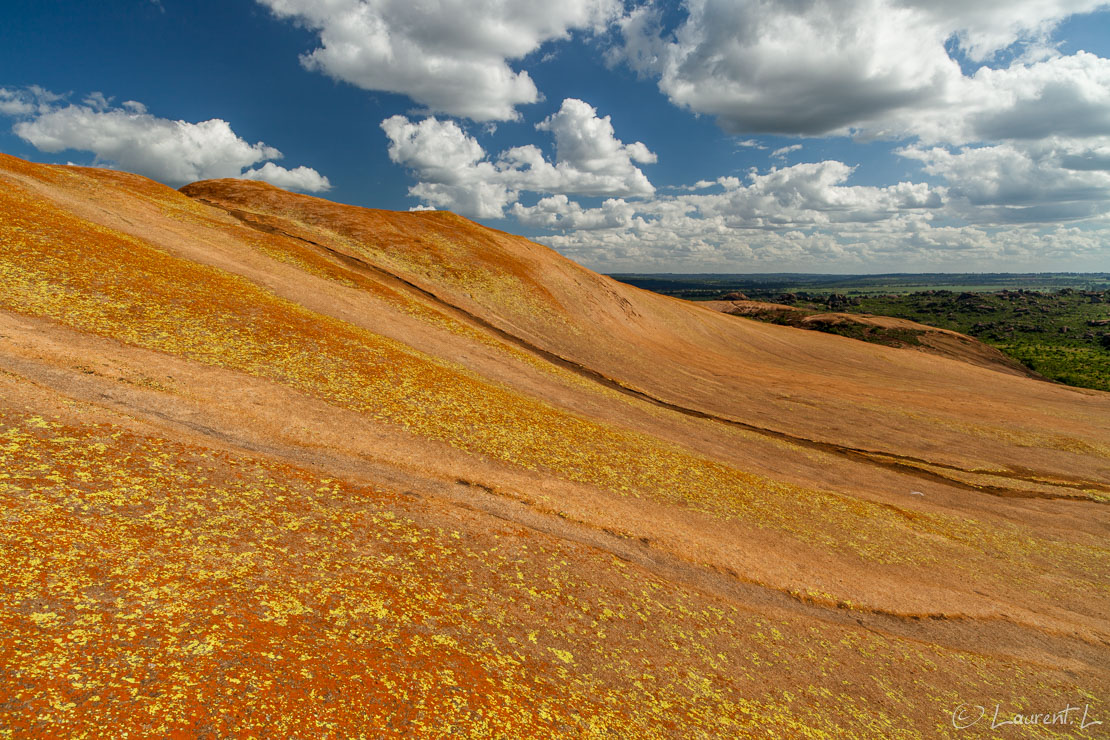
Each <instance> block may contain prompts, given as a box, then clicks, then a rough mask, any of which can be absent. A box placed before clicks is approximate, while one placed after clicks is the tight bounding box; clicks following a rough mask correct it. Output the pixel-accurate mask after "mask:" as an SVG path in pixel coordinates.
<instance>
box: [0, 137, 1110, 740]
mask: <svg viewBox="0 0 1110 740" xmlns="http://www.w3.org/2000/svg"><path fill="white" fill-rule="evenodd" d="M728 305H733V306H734V307H735V306H736V302H731V303H729V304H728ZM781 308H782V309H783V310H785V311H792V310H794V309H791V308H790V307H787V306H783V307H781ZM832 325H833V324H830V326H832ZM879 328H890V327H879ZM966 339H967V338H966V337H965V338H960V337H959V335H954V336H952V337H948V339H947V340H946V341H949V340H950V341H951V342H952V343H953V345H952V348H951V352H952V353H953V356H941V355H939V354H937V353H929V352H925V351H921V350H920V349H919V348H912V347H907V348H895V347H889V346H878V345H874V344H869V343H865V342H860V341H856V340H854V339H851V338H848V337H844V336H837V335H835V334H830V333H827V332H821V331H799V330H798V329H795V328H792V327H789V326H775V325H770V324H766V323H756V322H752V321H747V320H744V319H742V318H737V317H735V316H726V315H723V314H721V313H719V312H716V311H714V310H710V309H709V308H707V307H705V306H701V305H696V304H692V303H687V302H682V301H677V300H672V299H668V298H664V297H661V296H656V295H653V294H650V293H646V292H644V291H640V290H637V289H635V288H632V287H630V286H626V285H622V284H619V283H616V282H614V281H612V280H609V279H607V278H605V277H603V276H600V275H597V274H594V273H592V272H590V271H589V270H585V269H584V268H582V267H580V266H578V265H576V264H574V263H573V262H570V261H569V260H566V259H564V258H562V257H561V256H559V255H558V254H556V253H554V252H552V251H551V250H549V249H547V248H545V247H542V246H540V245H538V244H535V243H532V242H529V241H528V240H526V239H523V238H520V237H515V236H512V235H510V234H505V233H503V232H498V231H494V230H491V229H487V228H484V227H482V226H479V225H477V224H474V223H472V222H470V221H467V220H466V219H463V218H460V217H458V216H455V215H453V214H449V213H442V212H437V213H393V212H387V211H375V210H369V209H363V208H355V207H352V206H344V205H340V204H335V203H329V202H327V201H324V200H320V199H316V198H310V197H306V196H298V195H293V194H291V193H287V192H285V191H282V190H279V189H277V188H274V187H271V186H268V185H263V184H260V183H251V182H244V181H235V180H224V181H213V182H205V183H197V184H194V185H191V186H188V187H186V188H184V189H183V192H177V191H174V190H171V189H169V188H165V187H163V186H160V185H158V184H156V183H153V182H151V181H149V180H145V179H143V178H140V177H136V176H133V175H128V174H126V173H120V172H111V171H105V170H93V169H83V168H72V167H51V166H43V165H36V164H32V163H28V162H23V161H21V160H18V159H15V158H11V157H5V156H0V473H2V474H3V477H2V478H0V502H2V506H3V511H4V512H5V515H4V517H5V519H4V526H3V527H0V572H2V573H3V575H4V578H3V579H0V590H2V591H3V598H0V620H2V623H3V626H4V629H3V630H0V665H4V666H6V667H10V668H9V669H8V670H7V671H6V672H5V673H3V674H2V675H0V695H2V696H3V697H4V698H3V700H2V701H0V727H2V728H4V729H5V730H10V731H11V732H12V733H13V734H14V735H15V736H33V735H38V736H45V737H71V736H75V737H76V736H81V735H83V734H87V735H91V736H97V735H112V736H124V735H131V736H151V735H159V736H161V735H170V736H175V735H176V736H193V735H198V734H209V735H212V736H220V737H224V736H249V735H255V736H261V735H263V734H273V735H280V736H297V737H316V736H321V735H334V736H360V735H365V736H380V735H383V734H393V735H396V736H422V735H442V734H447V733H449V732H456V733H457V734H459V735H461V736H508V737H549V736H564V737H582V736H591V735H594V736H613V737H744V736H751V737H768V736H773V737H795V736H805V735H809V736H820V735H822V734H824V735H825V736H830V737H851V736H853V735H854V736H859V737H875V736H889V737H893V736H898V735H899V734H906V733H909V734H918V735H921V736H931V735H934V734H936V732H937V730H936V728H937V727H938V726H945V725H944V724H943V723H944V722H945V721H947V719H946V718H947V717H950V716H951V712H952V711H953V710H954V709H955V706H954V702H957V701H963V700H968V701H979V700H980V698H986V697H989V698H990V699H992V700H994V701H998V702H1001V703H1002V704H1003V705H1004V706H1015V707H1016V706H1024V705H1023V704H1021V702H1023V701H1027V700H1030V699H1033V700H1036V702H1037V705H1038V706H1040V705H1042V704H1043V705H1045V706H1050V707H1051V706H1065V705H1066V704H1065V702H1071V703H1072V704H1074V703H1075V702H1076V701H1079V698H1077V694H1076V692H1077V690H1078V689H1079V688H1082V691H1083V692H1085V693H1084V694H1083V696H1084V697H1086V696H1091V697H1096V698H1094V699H1091V701H1092V712H1094V713H1095V715H1096V716H1099V717H1103V716H1106V715H1107V714H1110V709H1108V708H1107V707H1106V706H1105V704H1099V703H1098V702H1100V701H1103V699H1102V698H1101V697H1106V696H1108V695H1110V668H1108V666H1110V655H1108V652H1107V641H1108V639H1110V638H1108V635H1110V625H1108V622H1107V613H1108V612H1110V610H1108V609H1107V608H1106V604H1105V596H1104V593H1105V588H1104V587H1103V586H1104V584H1105V583H1106V582H1107V580H1108V578H1110V571H1108V568H1110V564H1108V561H1107V558H1106V550H1105V545H1106V538H1107V534H1108V531H1110V519H1108V515H1107V507H1106V500H1107V496H1108V495H1110V480H1108V479H1107V478H1108V471H1107V462H1106V461H1107V456H1108V455H1110V428H1108V425H1110V397H1108V396H1107V394H1100V393H1097V392H1082V391H1077V390H1075V389H1071V388H1065V387H1060V386H1056V385H1053V384H1050V383H1045V382H1040V381H1037V380H1034V379H1031V378H1029V377H1024V376H1020V375H1017V374H1015V373H1012V372H1008V371H1006V370H1005V369H1004V368H1000V367H990V366H979V365H976V364H973V363H971V362H969V361H967V357H966V356H964V357H960V358H957V357H956V356H955V355H956V354H958V353H959V352H964V353H965V354H966V353H968V352H971V351H972V349H973V348H974V344H971V345H966V346H965V345H963V344H962V343H963V342H964V341H965V340H966ZM967 341H970V340H967ZM969 348H971V349H969ZM969 666H972V668H973V669H969ZM75 676H76V677H75ZM1084 701H1085V699H1084ZM753 718H757V719H753Z"/></svg>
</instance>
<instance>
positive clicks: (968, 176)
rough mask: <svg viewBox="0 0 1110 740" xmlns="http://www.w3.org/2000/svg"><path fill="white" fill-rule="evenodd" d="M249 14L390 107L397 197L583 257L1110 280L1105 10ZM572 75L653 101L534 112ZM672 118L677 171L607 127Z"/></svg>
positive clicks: (285, 183) (740, 2)
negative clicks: (1078, 272)
mask: <svg viewBox="0 0 1110 740" xmlns="http://www.w3.org/2000/svg"><path fill="white" fill-rule="evenodd" d="M256 2H257V4H258V6H259V7H261V8H264V9H265V10H266V11H268V13H269V15H270V16H271V17H272V18H273V19H274V20H276V21H277V23H278V25H288V24H290V23H291V24H294V25H295V27H296V28H299V29H301V31H302V32H303V33H304V34H305V35H306V37H307V38H308V39H309V41H310V47H312V48H310V49H309V50H308V51H305V52H304V53H302V54H301V56H300V58H299V64H300V68H301V70H300V73H301V74H304V75H309V76H316V77H318V78H319V79H320V80H321V81H325V80H327V79H328V78H330V80H333V81H336V82H338V83H342V84H349V85H351V86H353V87H354V88H357V89H358V90H361V91H366V94H369V95H373V96H378V95H384V96H383V97H374V100H375V101H376V104H377V109H379V110H380V111H381V114H382V115H381V117H380V118H378V119H376V120H368V121H366V126H367V127H368V128H374V127H376V128H377V129H378V130H380V132H381V133H382V134H384V140H383V141H382V144H381V146H382V150H383V151H382V154H383V155H385V156H387V157H388V161H389V162H391V163H393V165H394V166H396V167H398V168H399V169H398V170H397V171H398V172H399V173H404V176H407V177H409V178H411V180H410V181H409V182H408V183H404V184H403V185H401V187H404V188H405V189H407V192H408V194H409V195H410V196H411V198H413V199H414V204H413V206H412V207H414V208H429V207H435V208H446V209H450V210H454V211H456V212H458V213H461V214H463V215H466V216H470V217H475V218H479V219H487V220H488V219H494V220H503V222H499V223H498V224H497V225H498V226H499V227H500V228H506V229H510V230H512V229H514V228H517V229H518V230H524V231H526V232H527V233H529V234H530V235H532V236H533V237H534V238H537V239H538V240H539V241H541V242H544V243H546V244H549V245H551V246H553V247H555V248H556V249H559V250H560V251H562V252H564V253H566V254H568V255H570V256H572V257H573V258H575V259H577V260H579V261H581V262H583V263H585V264H587V265H589V266H591V267H595V268H598V269H603V270H609V271H619V270H628V271H633V270H634V271H687V272H710V271H738V272H742V271H752V272H754V271H761V270H772V269H796V270H808V271H844V272H852V271H874V270H876V269H886V270H893V269H900V268H905V269H909V268H912V269H928V268H932V269H937V270H944V269H948V270H964V269H969V267H973V268H975V269H995V270H1011V269H1018V270H1020V269H1029V267H1037V266H1040V267H1051V268H1053V269H1096V268H1097V267H1098V266H1100V265H1101V266H1102V267H1103V269H1110V246H1108V245H1110V239H1108V238H1107V237H1108V236H1110V59H1107V58H1105V57H1104V56H1100V53H1099V52H1098V50H1095V51H1082V50H1078V49H1077V50H1074V51H1069V50H1065V49H1064V47H1065V46H1066V45H1068V43H1069V38H1068V37H1067V34H1065V33H1062V30H1061V29H1062V28H1063V27H1064V26H1065V24H1067V23H1068V22H1069V20H1073V19H1075V18H1076V17H1084V16H1086V17H1089V18H1090V19H1094V21H1096V22H1098V23H1101V24H1103V26H1104V27H1106V28H1108V29H1110V22H1108V21H1107V18H1108V16H1110V3H1108V2H1105V1H1103V0H1007V1H1006V2H1002V1H1001V0H982V1H980V2H975V3H967V2H956V1H955V0H929V1H926V0H797V2H791V3H781V2H775V1H774V0H686V1H685V2H683V3H682V4H681V5H675V4H668V3H655V2H647V3H644V2H632V3H628V2H620V1H619V0H567V2H563V3H549V4H537V3H534V2H526V1H525V0H480V1H479V2H472V1H471V0H427V1H426V2H422V3H411V2H406V1H405V0H327V1H326V2H324V1H322V0H256ZM163 6H164V9H165V10H166V12H167V13H170V14H172V13H173V10H174V9H173V6H172V4H171V3H169V2H166V3H164V4H163ZM583 58H586V59H587V60H588V62H589V64H592V65H593V67H592V69H594V70H596V75H597V78H598V79H599V80H602V81H610V80H611V81H613V82H611V83H610V84H611V85H614V86H615V85H618V84H620V81H621V80H622V79H624V78H622V77H621V75H624V77H625V78H628V79H633V80H639V81H641V82H645V81H646V83H647V84H645V85H643V86H642V87H641V88H637V89H641V90H642V91H643V94H642V95H640V96H639V97H637V96H635V95H628V94H625V93H627V89H626V90H618V89H616V87H611V88H606V87H605V85H604V84H600V83H599V84H594V85H582V87H583V89H589V90H590V91H591V94H592V95H593V97H590V96H588V95H586V94H579V95H560V96H558V97H556V98H554V99H552V100H550V101H548V100H547V96H546V95H545V92H544V89H543V86H542V83H543V80H550V79H553V76H554V77H557V76H558V75H557V73H558V72H559V70H566V72H565V73H564V76H565V77H567V78H573V76H574V75H581V74H583V73H582V71H581V70H582V68H583V67H586V69H587V70H589V69H590V67H589V65H588V64H586V63H584V62H583V61H582V59H583ZM553 70H554V71H553ZM548 84H549V85H551V83H550V82H549V83H548ZM551 87H553V88H559V87H563V88H567V87H573V85H571V84H570V83H566V82H565V81H564V84H562V85H561V86H560V85H551ZM625 87H626V88H627V87H628V86H627V85H625ZM660 106H667V107H669V108H670V109H671V113H670V114H667V115H669V116H671V118H673V119H674V120H680V121H681V120H682V117H683V116H685V120H687V121H688V125H689V130H690V131H694V130H695V127H696V126H700V125H701V123H700V122H701V121H702V120H703V119H705V120H710V121H712V122H714V123H715V124H716V127H717V128H718V130H719V131H720V132H721V140H722V141H723V142H726V143H727V146H723V147H722V148H721V151H720V152H719V153H712V156H705V157H704V158H702V159H700V160H699V161H696V162H686V161H677V160H681V159H682V158H683V157H684V156H685V155H684V154H683V153H682V151H680V150H679V149H678V148H677V147H676V143H675V141H674V140H672V137H681V136H683V135H684V129H683V128H682V127H681V125H679V126H676V127H674V128H673V130H671V131H668V132H667V133H668V134H669V135H668V136H657V137H656V138H647V137H646V136H641V135H639V134H637V135H626V134H622V133H621V131H622V127H633V126H635V129H634V130H637V131H642V130H645V127H644V126H643V125H642V123H643V121H642V120H641V118H640V117H642V116H650V117H660V116H662V115H663V114H661V113H660V112H659V111H660ZM0 114H5V115H8V116H11V117H13V118H14V119H15V121H16V122H15V124H14V131H15V134H16V135H17V136H19V137H20V138H21V139H22V140H24V141H26V142H28V143H30V144H31V145H33V146H34V147H36V148H37V149H39V150H40V151H44V152H61V151H64V150H70V149H72V150H83V151H88V152H92V153H94V154H95V156H96V157H97V160H98V161H102V162H110V163H112V164H114V165H115V166H119V167H122V168H124V169H131V170H134V171H137V172H140V173H141V174H146V175H149V176H151V177H155V178H156V179H160V180H163V181H166V182H169V183H171V184H181V183H183V182H186V181H190V180H195V179H203V178H207V177H248V178H254V179H262V180H266V181H269V182H271V183H274V184H276V185H279V186H281V187H287V188H291V189H297V190H302V191H307V192H322V191H325V190H327V189H329V187H330V186H331V183H330V182H329V180H328V178H327V177H325V176H323V175H322V174H320V172H318V171H317V170H315V169H312V168H308V167H304V166H301V167H296V168H293V169H285V168H284V167H281V166H279V165H276V164H274V162H273V161H271V160H274V159H277V158H279V157H280V156H281V153H280V152H279V151H278V150H277V149H275V148H273V147H270V146H267V145H265V144H263V143H262V142H259V143H256V144H250V143H249V142H248V141H246V140H245V139H243V138H241V137H239V136H238V135H237V134H235V133H234V131H233V130H232V128H231V126H230V124H228V123H227V122H226V121H224V120H222V119H210V120H206V121H201V122H197V123H188V122H186V121H183V120H171V119H166V118H158V117H155V116H154V115H152V114H150V113H148V112H147V110H146V108H145V106H143V105H142V104H141V103H136V102H131V101H129V102H124V103H121V104H120V105H118V106H114V105H112V104H111V101H110V100H108V99H107V98H105V97H104V96H103V95H94V96H90V97H88V98H86V99H84V100H83V101H82V102H80V103H72V102H68V101H67V100H66V99H64V98H61V97H59V96H56V95H53V94H51V93H49V92H47V91H45V90H43V89H41V88H33V87H27V88H0ZM672 114H677V116H675V115H672ZM669 120H670V119H669ZM696 130H697V131H699V132H702V131H704V126H703V127H702V128H698V129H696ZM698 135H703V134H698ZM267 138H269V136H267ZM641 138H643V139H644V140H642V141H641V140H639V139H641ZM632 139H635V140H632ZM487 140H488V141H489V142H490V143H488V144H483V141H487ZM707 146H708V145H707ZM283 148H285V147H284V146H283ZM701 151H703V152H704V151H708V150H707V149H703V150H701ZM672 152H674V154H673V155H672V154H671V153H672ZM857 152H866V153H867V154H866V156H862V155H858V154H857ZM671 156H673V157H675V158H676V159H675V160H672V159H670V158H669V157H671ZM744 158H747V159H746V161H745V159H744ZM860 159H866V160H867V162H866V163H860V161H859V160H860ZM259 165H261V166H259ZM760 165H762V166H760ZM714 168H716V170H715V171H714ZM695 172H696V173H697V174H696V175H695V174H694V173H695ZM676 173H677V178H676ZM684 176H685V177H688V178H689V179H678V178H682V177H684ZM660 177H663V178H664V179H659V178H660ZM365 205H374V203H366V204H365Z"/></svg>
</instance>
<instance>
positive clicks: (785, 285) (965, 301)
mask: <svg viewBox="0 0 1110 740" xmlns="http://www.w3.org/2000/svg"><path fill="white" fill-rule="evenodd" d="M614 277H617V278H618V279H620V280H622V281H624V282H629V283H632V284H634V285H638V286H640V287H643V288H647V289H649V290H655V291H657V292H660V293H667V294H669V295H676V296H679V297H684V298H689V299H693V300H710V299H718V298H723V297H725V295H729V294H732V295H731V296H730V297H734V298H737V297H740V296H739V295H737V294H742V295H743V296H744V297H747V298H750V299H752V300H758V301H768V302H774V303H785V304H788V305H792V306H795V307H797V308H802V309H809V310H817V311H837V312H844V313H870V314H876V315H880V316H895V317H898V318H904V319H911V320H913V321H917V322H920V323H922V324H928V325H930V326H936V327H940V328H942V329H951V330H953V331H958V332H961V333H964V334H969V335H971V336H973V337H976V338H978V339H980V340H981V341H983V342H985V343H987V344H990V345H992V346H994V347H997V348H998V349H999V350H1001V351H1003V352H1005V353H1006V354H1008V355H1009V356H1011V357H1013V358H1014V359H1016V360H1018V361H1019V362H1021V363H1022V364H1024V365H1025V366H1026V367H1028V368H1030V369H1032V370H1035V371H1036V372H1038V373H1040V374H1041V375H1044V376H1045V377H1047V378H1050V379H1052V380H1056V381H1059V382H1061V383H1067V384H1068V385H1074V386H1079V387H1084V388H1096V389H1099V390H1104V391H1110V274H1108V273H1087V274H1059V273H1056V274H1039V275H1010V274H996V275H877V276H851V275H848V276H845V275H837V276H833V275H774V276H768V275H697V276H691V275H681V276H679V275H641V276H614ZM753 318H763V319H765V320H774V319H773V314H767V315H766V316H753ZM780 323H781V320H780ZM825 330H826V331H828V330H833V329H831V328H830V329H825ZM835 331H836V333H845V334H847V335H849V336H851V335H852V332H853V331H854V330H852V329H844V330H843V331H839V330H835ZM857 333H858V331H857ZM857 338H861V339H868V337H863V336H861V337H857ZM869 341H874V340H873V339H869Z"/></svg>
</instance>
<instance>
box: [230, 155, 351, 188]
mask: <svg viewBox="0 0 1110 740" xmlns="http://www.w3.org/2000/svg"><path fill="white" fill-rule="evenodd" d="M238 177H240V178H242V179H244V180H262V181H264V182H268V183H270V184H271V185H277V186H278V187H279V188H285V189H286V190H299V191H301V192H305V193H322V192H325V191H328V190H331V182H329V181H328V178H326V177H324V176H323V175H321V174H320V173H319V172H317V171H316V170H314V169H312V168H311V167H305V166H303V165H302V166H300V167H294V168H293V169H291V170H290V169H286V168H285V167H282V166H281V165H278V164H274V163H273V162H267V163H266V164H264V165H262V166H261V167H257V168H255V169H252V170H247V171H246V172H244V173H243V174H241V175H238Z"/></svg>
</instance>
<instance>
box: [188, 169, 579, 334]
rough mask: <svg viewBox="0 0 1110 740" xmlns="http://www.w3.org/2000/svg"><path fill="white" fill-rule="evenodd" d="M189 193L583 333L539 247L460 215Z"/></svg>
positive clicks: (274, 196)
mask: <svg viewBox="0 0 1110 740" xmlns="http://www.w3.org/2000/svg"><path fill="white" fill-rule="evenodd" d="M182 192H184V193H186V194H187V195H189V196H190V197H194V198H200V199H208V198H212V199H214V200H215V201H216V202H218V203H220V204H221V205H224V204H227V205H233V206H234V207H236V208H241V209H242V210H244V211H245V212H247V213H251V214H253V215H254V216H255V218H256V219H257V220H258V221H260V222H262V223H267V224H270V225H272V226H274V227H276V228H280V229H282V230H284V231H287V232H289V233H293V234H294V235H296V236H302V237H305V238H309V239H312V240H325V241H327V242H329V243H331V244H332V245H334V246H335V247H338V248H340V249H342V250H343V251H345V252H347V253H348V254H351V255H354V256H359V257H363V258H366V259H368V260H370V261H371V262H373V263H375V264H380V265H383V266H385V267H387V268H389V269H390V270H391V271H394V272H397V273H398V274H402V275H406V276H409V277H418V278H419V279H420V280H421V282H424V283H428V284H432V285H437V286H443V287H445V288H448V289H450V290H451V291H453V292H455V293H456V294H458V295H462V296H466V297H467V298H471V299H473V300H474V301H476V302H478V303H482V304H484V305H487V306H492V307H500V308H501V309H503V310H505V311H506V312H507V313H508V314H510V315H512V314H515V313H518V312H519V313H527V314H528V315H530V316H532V317H533V318H535V319H537V320H541V321H544V322H546V323H548V324H551V325H557V326H559V327H561V328H563V329H565V330H570V331H572V332H577V331H578V330H577V327H574V326H572V325H571V324H569V323H568V322H567V320H566V316H565V314H564V313H563V312H562V311H560V310H559V309H560V305H559V302H558V300H557V299H556V298H555V296H554V295H552V294H551V292H550V291H549V290H548V289H547V287H546V286H545V285H544V284H543V283H542V282H541V281H539V280H538V279H537V272H538V268H540V261H538V260H534V259H529V253H530V251H531V250H532V248H533V247H534V245H531V244H530V243H529V242H527V240H524V239H522V238H520V237H516V236H512V235H510V234H505V233H502V232H495V231H491V230H488V229H476V228H475V225H474V224H473V223H471V222H470V221H467V220H466V219H464V218H461V217H459V216H456V215H455V214H453V213H448V212H443V211H429V212H417V213H394V212H391V211H379V210H368V209H365V208H356V207H353V206H345V205H341V204H337V203H331V202H329V201H326V200H322V199H319V198H307V197H306V198H303V199H298V200H297V201H295V202H292V203H291V202H290V201H289V199H288V194H287V193H285V192H284V191H282V190H280V189H278V188H274V187H273V186H269V185H266V184H265V183H255V182H243V181H236V180H210V181H205V182H201V183H194V184H192V185H187V186H185V187H184V188H182ZM291 206H292V207H293V210H291V209H290V207H291ZM367 214H370V215H372V218H369V219H368V218H367Z"/></svg>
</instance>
